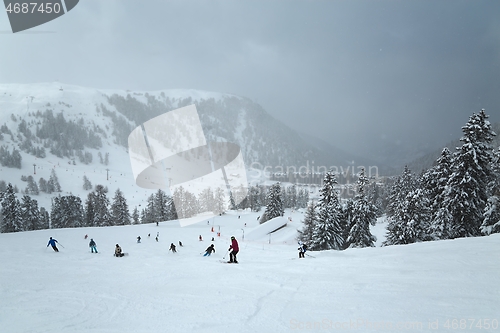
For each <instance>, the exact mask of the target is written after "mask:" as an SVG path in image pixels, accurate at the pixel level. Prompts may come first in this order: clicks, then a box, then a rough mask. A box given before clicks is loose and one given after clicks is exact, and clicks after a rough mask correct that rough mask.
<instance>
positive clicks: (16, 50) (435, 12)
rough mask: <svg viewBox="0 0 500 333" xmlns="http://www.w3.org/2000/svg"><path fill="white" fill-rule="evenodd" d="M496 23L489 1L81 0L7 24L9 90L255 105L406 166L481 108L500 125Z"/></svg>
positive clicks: (2, 79) (2, 20) (0, 73)
mask: <svg viewBox="0 0 500 333" xmlns="http://www.w3.org/2000/svg"><path fill="white" fill-rule="evenodd" d="M498 17H500V2H498V1H483V0H478V1H470V0H457V1H437V2H436V1H432V0H409V1H387V0H361V1H307V0H298V1H271V2H270V1H262V0H253V1H209V2H207V1H199V0H193V1H163V0H150V1H148V2H147V5H146V2H143V1H134V0H106V1H80V2H79V4H78V6H76V7H75V8H74V9H73V10H71V12H69V13H68V14H67V15H64V16H63V17H61V18H59V19H57V20H53V21H51V22H48V23H47V24H44V25H42V26H39V27H36V28H33V29H31V30H29V31H26V32H21V33H18V34H12V33H8V32H9V29H10V26H9V22H8V19H7V15H6V14H5V13H4V14H1V15H0V31H1V32H2V34H0V36H1V37H0V40H1V45H2V50H3V51H4V52H1V54H0V62H1V63H2V64H3V66H2V67H1V68H0V83H5V84H10V83H23V84H31V83H37V82H53V81H59V82H62V83H64V84H73V85H78V86H85V87H92V88H96V89H120V90H123V91H124V90H127V89H128V90H131V91H135V92H138V91H160V90H163V89H196V90H198V91H215V92H223V93H228V94H231V95H236V96H245V97H247V98H249V99H250V100H251V101H253V102H254V103H255V104H258V105H260V106H261V107H262V108H263V109H264V110H265V111H266V112H267V113H268V114H269V115H271V116H272V117H273V118H274V119H277V120H279V121H280V122H282V123H284V124H285V125H287V126H288V128H290V129H293V130H294V131H297V132H303V133H306V134H308V135H313V136H315V137H317V138H318V139H320V140H322V141H324V142H326V143H328V144H329V145H332V146H334V147H338V148H339V149H342V150H343V151H346V152H349V153H351V154H354V155H357V156H359V157H360V158H364V159H370V160H374V161H376V162H377V164H389V165H391V166H392V167H394V168H400V167H401V166H403V165H404V164H405V163H408V161H411V160H413V159H414V158H417V157H420V156H424V155H425V154H427V153H429V152H431V151H434V150H436V149H440V147H442V146H443V145H445V144H446V143H447V142H450V141H452V140H454V139H456V138H457V137H460V135H461V133H460V127H461V126H462V125H463V124H464V123H465V122H466V121H467V118H468V116H469V115H471V114H472V113H473V112H476V113H477V112H479V111H480V110H481V109H483V108H484V109H485V110H486V112H487V113H488V114H490V115H491V121H492V122H498V121H500V112H499V111H498V110H499V109H498V108H499V106H500V94H498V91H500V66H499V64H500V34H499V31H500V23H499V22H500V21H499V20H498ZM252 108H254V107H253V106H252ZM254 111H255V112H257V107H255V110H254ZM255 134H257V133H255ZM281 134H284V133H281ZM250 137H251V136H248V138H250ZM266 143H269V142H268V141H266ZM252 145H257V143H252ZM297 145H298V146H297V149H299V148H300V143H297ZM273 149H276V147H274V148H272V149H271V150H270V153H269V155H272V151H273ZM274 151H275V150H274ZM285 152H286V153H290V157H289V158H291V159H296V158H297V157H296V156H292V155H293V154H295V153H293V152H292V150H289V149H288V150H285V151H283V153H285ZM262 154H265V153H264V152H262ZM281 155H284V154H281ZM272 163H273V164H274V163H275V162H274V161H273V162H272Z"/></svg>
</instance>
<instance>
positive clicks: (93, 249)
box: [89, 238, 98, 253]
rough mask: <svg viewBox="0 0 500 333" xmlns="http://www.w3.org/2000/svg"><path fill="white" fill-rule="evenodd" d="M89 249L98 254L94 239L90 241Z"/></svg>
mask: <svg viewBox="0 0 500 333" xmlns="http://www.w3.org/2000/svg"><path fill="white" fill-rule="evenodd" d="M89 247H90V252H92V253H94V251H95V253H98V252H97V247H96V243H95V242H94V240H93V239H92V238H91V239H90V243H89Z"/></svg>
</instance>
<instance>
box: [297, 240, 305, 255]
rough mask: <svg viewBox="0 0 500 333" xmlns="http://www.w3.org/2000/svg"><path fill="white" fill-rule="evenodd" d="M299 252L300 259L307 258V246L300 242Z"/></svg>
mask: <svg viewBox="0 0 500 333" xmlns="http://www.w3.org/2000/svg"><path fill="white" fill-rule="evenodd" d="M297 250H299V258H305V257H304V254H305V253H306V251H307V245H306V244H304V243H302V242H300V241H299V248H298V249H297Z"/></svg>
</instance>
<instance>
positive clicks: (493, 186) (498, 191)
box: [481, 147, 500, 235]
mask: <svg viewBox="0 0 500 333" xmlns="http://www.w3.org/2000/svg"><path fill="white" fill-rule="evenodd" d="M491 170H492V173H493V180H492V181H490V184H489V188H490V193H491V196H490V197H489V198H488V202H487V203H486V208H485V209H484V213H483V218H484V219H483V222H482V224H481V232H482V233H483V234H485V235H490V234H494V233H498V232H500V147H499V148H498V150H497V151H496V152H495V153H494V156H493V161H492V163H491Z"/></svg>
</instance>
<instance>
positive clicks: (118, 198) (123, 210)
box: [110, 189, 130, 225]
mask: <svg viewBox="0 0 500 333" xmlns="http://www.w3.org/2000/svg"><path fill="white" fill-rule="evenodd" d="M110 215H111V216H110V217H111V221H112V222H111V223H112V224H113V225H128V224H130V213H129V211H128V205H127V200H126V199H125V197H124V196H123V192H122V191H120V189H117V190H116V192H115V196H114V198H113V203H112V204H111V214H110Z"/></svg>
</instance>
